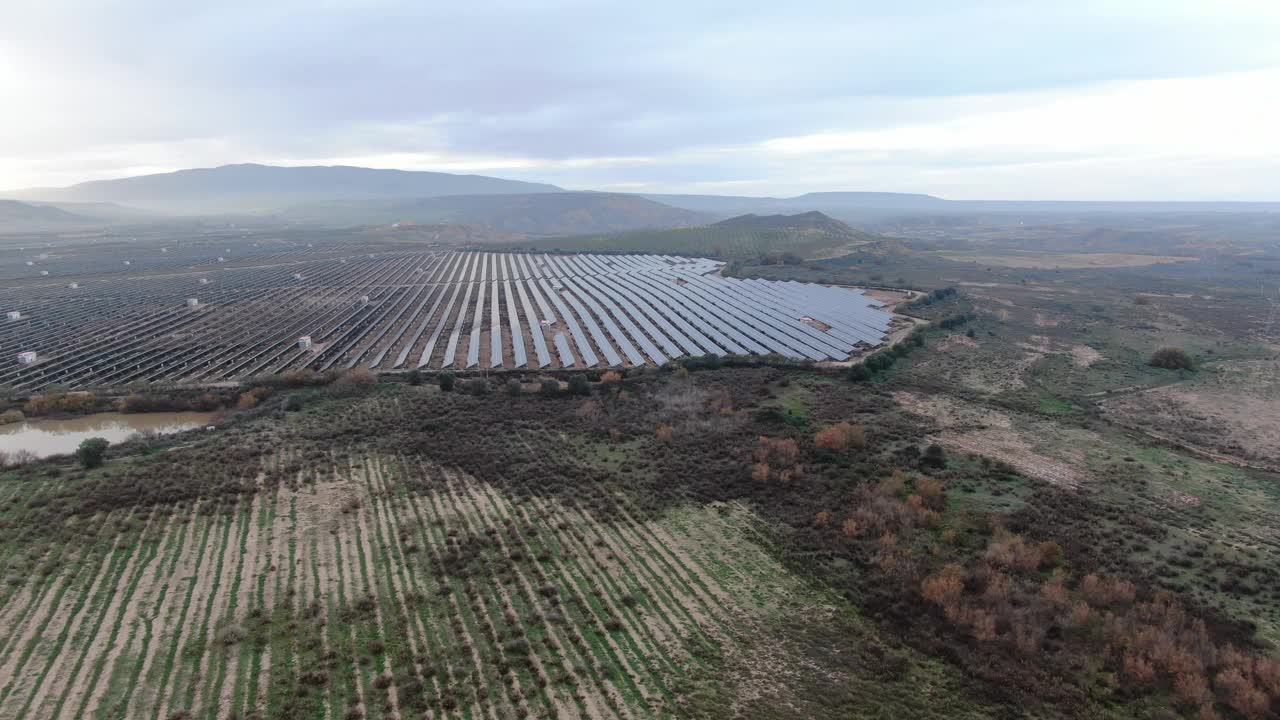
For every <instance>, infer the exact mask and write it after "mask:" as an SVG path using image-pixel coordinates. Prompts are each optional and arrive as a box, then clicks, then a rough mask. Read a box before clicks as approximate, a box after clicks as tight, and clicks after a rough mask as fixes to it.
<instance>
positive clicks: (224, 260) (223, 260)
mask: <svg viewBox="0 0 1280 720" xmlns="http://www.w3.org/2000/svg"><path fill="white" fill-rule="evenodd" d="M226 261H227V259H226V258H224V257H222V256H221V255H219V256H218V262H226Z"/></svg>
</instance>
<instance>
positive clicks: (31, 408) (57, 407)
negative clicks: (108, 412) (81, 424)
mask: <svg viewBox="0 0 1280 720" xmlns="http://www.w3.org/2000/svg"><path fill="white" fill-rule="evenodd" d="M97 404H98V403H97V399H96V398H94V396H93V394H92V393H87V392H70V393H65V394H62V395H53V394H51V395H32V396H31V397H30V398H29V399H28V400H27V402H26V404H25V405H23V406H22V410H23V412H25V413H26V414H27V415H35V416H38V415H52V414H53V413H70V414H73V415H81V414H85V413H91V412H93V411H94V410H95V409H96V408H97Z"/></svg>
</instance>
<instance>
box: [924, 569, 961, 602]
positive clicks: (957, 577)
mask: <svg viewBox="0 0 1280 720" xmlns="http://www.w3.org/2000/svg"><path fill="white" fill-rule="evenodd" d="M964 576H965V570H964V568H963V567H961V566H960V565H956V564H954V563H952V564H950V565H947V566H945V567H943V568H942V570H940V571H938V572H937V573H935V574H933V575H930V576H929V577H927V578H925V579H924V580H923V581H922V582H921V583H920V595H921V597H923V598H924V601H925V602H927V603H932V604H934V605H939V606H943V607H946V606H948V605H954V604H956V603H958V602H959V600H960V597H961V596H962V595H963V594H964Z"/></svg>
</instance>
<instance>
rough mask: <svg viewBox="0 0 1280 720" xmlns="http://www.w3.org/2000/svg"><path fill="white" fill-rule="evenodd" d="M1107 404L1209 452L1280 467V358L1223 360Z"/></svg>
mask: <svg viewBox="0 0 1280 720" xmlns="http://www.w3.org/2000/svg"><path fill="white" fill-rule="evenodd" d="M1102 406H1103V409H1104V411H1105V412H1106V413H1107V415H1108V416H1109V417H1110V418H1111V419H1113V420H1115V421H1116V422H1118V423H1121V424H1123V425H1127V426H1130V427H1135V428H1138V429H1141V430H1144V431H1147V432H1150V433H1153V434H1159V435H1160V436H1161V437H1167V438H1170V439H1172V440H1175V441H1176V442H1179V443H1183V444H1185V445H1187V446H1189V447H1193V448H1198V449H1200V450H1203V451H1205V452H1207V453H1213V454H1219V455H1224V456H1227V457H1232V458H1236V459H1239V460H1243V461H1246V462H1249V463H1253V464H1259V465H1263V466H1268V467H1280V361H1277V360H1251V361H1238V362H1231V363H1224V364H1222V365H1219V366H1217V367H1216V368H1215V369H1214V370H1203V371H1201V376H1200V377H1197V378H1196V379H1194V380H1191V381H1189V382H1186V383H1179V384H1177V385H1170V386H1166V387H1162V388H1157V389H1154V390H1151V391H1148V392H1141V393H1134V394H1132V395H1126V396H1123V397H1117V398H1112V399H1109V400H1106V401H1104V402H1103V403H1102Z"/></svg>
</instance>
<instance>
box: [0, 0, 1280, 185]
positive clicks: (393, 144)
mask: <svg viewBox="0 0 1280 720" xmlns="http://www.w3.org/2000/svg"><path fill="white" fill-rule="evenodd" d="M963 4H965V3H960V2H956V1H955V0H949V1H939V2H911V1H909V0H899V1H897V2H884V1H883V0H877V2H874V3H871V2H854V1H850V0H846V1H844V2H831V3H818V2H796V1H794V0H793V1H792V2H776V1H775V2H749V1H745V2H744V0H735V1H733V2H725V3H711V2H692V1H688V0H685V1H675V2H666V1H665V0H657V1H655V0H649V1H646V2H630V3H620V2H617V3H609V4H607V5H606V4H602V3H589V2H557V1H548V0H543V1H541V2H529V3H523V2H508V3H488V2H433V1H430V0H217V1H209V0H197V1H194V2H193V1H190V0H31V1H26V0H16V1H15V2H12V3H8V4H7V5H8V6H7V7H5V8H4V11H3V13H2V18H0V188H17V187H27V186H38V185H64V184H70V183H73V182H77V181H81V180H89V179H98V178H106V177H119V176H125V175H134V174H141V173H146V172H157V171H166V170H174V169H178V168H184V167H208V166H213V165H220V164H225V163H235V162H261V163H271V164H292V165H301V164H349V165H365V166H370V167H394V168H404V169H424V170H444V171H450V172H476V173H483V174H491V175H498V176H502V177H511V178H518V179H528V180H539V181H546V182H553V183H556V184H558V185H562V186H564V187H568V188H575V189H576V188H582V189H586V188H592V189H602V190H609V189H612V190H627V191H643V192H696V193H713V194H772V195H791V194H798V193H802V192H807V191H813V190H879V191H902V192H927V193H933V194H936V195H941V196H945V197H951V198H982V199H1004V198H1008V199H1117V200H1120V199H1206V200H1233V199H1234V200H1280V39H1278V38H1280V2H1277V0H1238V1H1237V0H1205V1H1204V2H1180V1H1179V0H1158V1H1153V2H1147V1H1145V0H1116V1H1115V2H1087V1H1083V0H1072V1H1070V2H1062V1H1061V0H1053V1H1051V2H1041V1H1039V0H1018V1H1016V2H998V1H996V0H983V1H982V2H972V3H968V4H969V5H971V6H972V9H960V7H959V6H961V5H963Z"/></svg>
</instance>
